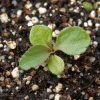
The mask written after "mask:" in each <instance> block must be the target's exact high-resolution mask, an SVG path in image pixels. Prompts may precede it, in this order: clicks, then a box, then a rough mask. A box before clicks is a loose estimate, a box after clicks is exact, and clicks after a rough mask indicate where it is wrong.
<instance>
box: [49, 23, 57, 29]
mask: <svg viewBox="0 0 100 100" xmlns="http://www.w3.org/2000/svg"><path fill="white" fill-rule="evenodd" d="M48 27H49V28H50V29H51V30H53V29H55V27H56V25H55V24H48Z"/></svg>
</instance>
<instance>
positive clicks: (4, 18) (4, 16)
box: [0, 13, 9, 23]
mask: <svg viewBox="0 0 100 100" xmlns="http://www.w3.org/2000/svg"><path fill="white" fill-rule="evenodd" d="M0 20H1V22H2V23H7V22H8V21H9V20H8V15H7V13H2V14H1V15H0Z"/></svg>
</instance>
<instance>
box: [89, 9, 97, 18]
mask: <svg viewBox="0 0 100 100" xmlns="http://www.w3.org/2000/svg"><path fill="white" fill-rule="evenodd" d="M95 16H96V12H95V11H94V10H93V11H91V13H90V17H92V18H94V17H95Z"/></svg>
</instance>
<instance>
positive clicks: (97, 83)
mask: <svg viewBox="0 0 100 100" xmlns="http://www.w3.org/2000/svg"><path fill="white" fill-rule="evenodd" d="M84 1H89V2H91V3H92V4H96V7H95V8H94V9H93V10H91V11H87V10H86V9H84V8H83V7H82V2H84ZM35 24H44V25H47V26H48V27H50V28H51V29H52V31H53V35H52V37H53V40H54V41H55V39H56V36H57V35H58V34H59V31H60V30H61V29H63V28H65V27H69V26H81V27H83V28H84V29H85V30H86V31H87V32H88V34H90V36H91V44H90V46H89V47H88V49H87V51H86V52H85V53H84V54H82V55H76V56H68V55H65V54H64V53H63V52H60V51H58V52H56V54H57V55H59V56H60V57H62V59H64V62H65V66H66V67H65V71H64V73H63V75H60V76H55V75H52V74H51V73H50V72H49V71H48V70H47V68H46V67H43V66H40V67H39V68H38V69H37V70H34V69H31V70H28V71H22V70H21V69H20V68H19V64H18V62H19V59H20V57H21V56H22V55H23V54H24V52H25V51H26V50H27V49H28V48H29V47H30V46H31V44H30V42H29V38H28V37H29V31H30V29H31V27H32V26H33V25H35ZM0 100H100V2H99V0H0Z"/></svg>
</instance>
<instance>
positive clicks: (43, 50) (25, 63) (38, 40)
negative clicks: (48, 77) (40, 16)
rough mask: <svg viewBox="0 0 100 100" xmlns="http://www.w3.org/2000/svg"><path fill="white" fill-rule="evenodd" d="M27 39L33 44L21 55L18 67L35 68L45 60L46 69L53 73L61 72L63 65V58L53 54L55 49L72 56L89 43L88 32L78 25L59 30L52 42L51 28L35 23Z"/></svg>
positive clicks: (82, 51)
mask: <svg viewBox="0 0 100 100" xmlns="http://www.w3.org/2000/svg"><path fill="white" fill-rule="evenodd" d="M29 39H30V42H31V44H32V45H33V46H32V47H30V48H29V49H28V50H27V51H26V52H25V54H24V55H23V56H22V57H21V59H20V61H19V66H20V68H21V69H23V70H29V69H31V68H35V69H36V68H37V67H38V66H40V65H42V64H43V63H44V62H46V64H47V66H48V70H49V71H50V72H51V73H52V74H55V75H59V74H62V73H63V71H64V66H65V64H64V61H63V59H62V58H61V57H59V56H58V55H55V52H56V51H57V50H60V51H62V52H64V53H66V54H68V55H73V56H74V55H79V54H82V53H84V52H85V51H86V49H87V47H88V46H89V44H90V37H89V34H88V33H87V32H86V31H85V30H84V29H82V28H81V27H79V26H73V27H68V28H65V29H63V30H61V31H60V34H59V35H58V37H57V39H56V42H55V44H53V43H52V30H51V29H50V28H49V27H47V26H45V25H35V26H33V27H32V28H31V31H30V35H29Z"/></svg>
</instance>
